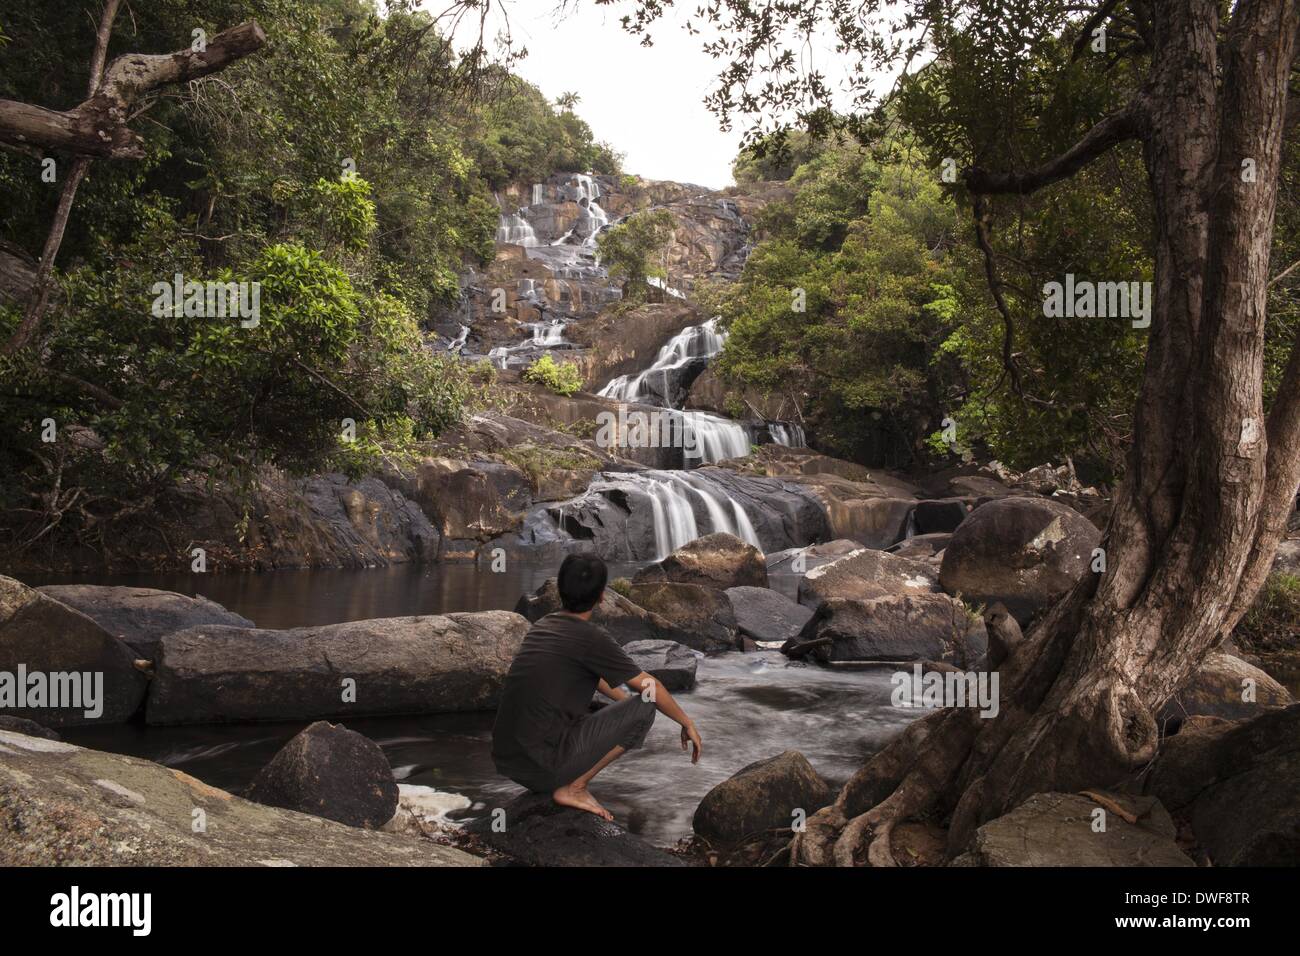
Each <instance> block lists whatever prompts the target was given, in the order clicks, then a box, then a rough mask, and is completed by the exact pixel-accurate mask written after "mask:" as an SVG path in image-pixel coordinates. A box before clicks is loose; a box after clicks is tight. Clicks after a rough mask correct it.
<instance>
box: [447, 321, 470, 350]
mask: <svg viewBox="0 0 1300 956" xmlns="http://www.w3.org/2000/svg"><path fill="white" fill-rule="evenodd" d="M467 338H469V326H468V325H462V326H461V327H460V333H459V334H458V335H457V336H456V337H455V338H454V339H452V340H451V342H450V343H448V345H447V351H448V352H459V351H460V350H461V349H463V348H464V347H465V340H466V339H467Z"/></svg>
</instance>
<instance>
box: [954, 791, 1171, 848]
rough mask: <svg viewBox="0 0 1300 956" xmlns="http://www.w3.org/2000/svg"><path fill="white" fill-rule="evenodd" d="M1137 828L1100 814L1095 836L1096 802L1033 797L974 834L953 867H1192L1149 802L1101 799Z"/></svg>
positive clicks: (1047, 795)
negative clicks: (1131, 818) (1101, 820)
mask: <svg viewBox="0 0 1300 956" xmlns="http://www.w3.org/2000/svg"><path fill="white" fill-rule="evenodd" d="M1101 796H1103V797H1105V799H1106V802H1107V803H1117V804H1119V805H1120V806H1123V807H1124V808H1125V810H1126V812H1127V813H1129V815H1131V816H1134V817H1136V818H1137V823H1129V822H1127V821H1126V820H1125V819H1124V818H1123V817H1122V816H1120V815H1119V814H1118V813H1115V812H1113V811H1111V810H1107V811H1106V829H1105V831H1104V832H1095V831H1094V830H1093V828H1092V822H1093V812H1094V811H1095V810H1096V809H1097V808H1098V807H1099V806H1100V807H1102V809H1106V807H1105V806H1104V805H1103V804H1101V803H1099V802H1098V801H1096V800H1094V799H1092V798H1090V797H1087V796H1083V795H1081V794H1076V793H1036V794H1034V795H1033V796H1031V797H1030V798H1029V799H1028V800H1026V801H1025V802H1024V803H1022V804H1021V805H1020V806H1018V807H1016V809H1014V810H1012V811H1011V812H1010V813H1008V814H1006V815H1004V816H1001V817H998V818H997V819H995V820H990V821H989V822H988V823H985V824H984V825H983V826H981V827H980V828H979V829H978V830H976V831H975V836H974V838H973V839H972V840H971V843H970V846H969V847H968V848H967V850H966V852H965V853H964V854H962V855H961V856H959V857H957V859H956V860H954V861H953V865H954V866H1194V865H1195V864H1194V863H1193V862H1192V860H1191V859H1190V858H1189V857H1188V856H1187V855H1186V854H1185V853H1183V851H1182V850H1180V849H1179V848H1178V845H1177V843H1175V842H1174V828H1173V823H1172V821H1171V820H1170V819H1169V815H1168V813H1166V812H1165V810H1164V808H1162V807H1161V806H1160V805H1159V803H1156V802H1154V801H1152V800H1151V799H1150V798H1145V799H1144V798H1140V797H1131V796H1125V795H1120V794H1109V793H1106V794H1101Z"/></svg>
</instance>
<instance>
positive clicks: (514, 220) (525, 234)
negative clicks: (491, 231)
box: [497, 213, 541, 247]
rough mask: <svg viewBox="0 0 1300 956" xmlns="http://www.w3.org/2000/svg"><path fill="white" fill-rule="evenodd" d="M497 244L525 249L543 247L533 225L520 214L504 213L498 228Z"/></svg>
mask: <svg viewBox="0 0 1300 956" xmlns="http://www.w3.org/2000/svg"><path fill="white" fill-rule="evenodd" d="M497 242H501V243H509V244H511V245H516V246H525V247H532V246H538V245H541V240H540V239H538V238H537V232H536V231H535V230H534V229H533V227H532V224H531V223H530V222H529V221H528V220H527V219H525V218H524V217H523V216H522V215H520V214H519V213H512V214H510V215H506V214H505V213H502V215H501V222H500V224H499V225H498V226H497Z"/></svg>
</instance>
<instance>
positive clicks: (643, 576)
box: [632, 532, 767, 590]
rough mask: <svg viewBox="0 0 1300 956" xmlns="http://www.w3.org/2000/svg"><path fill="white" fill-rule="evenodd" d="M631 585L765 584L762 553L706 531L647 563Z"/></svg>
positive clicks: (722, 585)
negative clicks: (658, 559) (662, 556)
mask: <svg viewBox="0 0 1300 956" xmlns="http://www.w3.org/2000/svg"><path fill="white" fill-rule="evenodd" d="M632 580H633V583H635V584H648V583H651V582H656V581H673V582H677V583H679V584H702V585H704V586H706V587H711V588H719V589H723V590H725V589H726V588H732V587H739V586H742V585H749V586H752V587H767V563H766V561H765V560H764V558H763V552H761V551H759V550H758V548H756V547H754V546H753V545H752V544H746V543H745V542H743V541H741V540H740V539H739V538H737V537H736V536H735V535H732V534H727V533H726V532H717V533H715V534H708V535H705V536H704V537H701V538H696V539H695V540H694V541H692V542H690V543H689V544H686V545H684V546H682V547H680V548H678V549H677V550H676V551H674V552H673V553H672V554H670V555H668V557H666V558H664V559H663V560H662V561H658V562H656V563H655V564H651V565H647V566H646V567H644V568H642V569H641V570H640V571H638V572H637V573H636V575H635V577H633V579H632Z"/></svg>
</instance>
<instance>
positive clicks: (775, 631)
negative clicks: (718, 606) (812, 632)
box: [726, 587, 812, 642]
mask: <svg viewBox="0 0 1300 956" xmlns="http://www.w3.org/2000/svg"><path fill="white" fill-rule="evenodd" d="M726 594H727V598H728V600H730V601H731V609H732V611H733V612H735V615H736V626H737V628H739V630H740V633H741V634H744V635H745V636H746V637H749V638H751V639H753V640H755V641H765V642H782V641H788V640H789V639H790V638H792V637H794V636H795V635H797V634H798V633H799V632H800V631H801V630H803V626H804V625H805V624H807V623H808V619H809V618H810V617H812V611H811V610H810V609H808V608H806V607H804V606H803V605H802V604H798V603H796V602H794V601H791V600H790V599H789V598H788V597H786V596H785V595H784V594H781V593H779V592H777V591H773V590H771V589H769V588H754V587H738V588H727V591H726Z"/></svg>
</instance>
